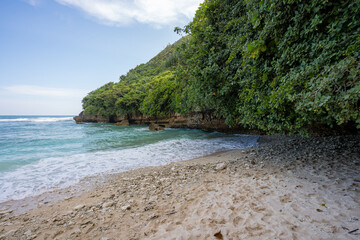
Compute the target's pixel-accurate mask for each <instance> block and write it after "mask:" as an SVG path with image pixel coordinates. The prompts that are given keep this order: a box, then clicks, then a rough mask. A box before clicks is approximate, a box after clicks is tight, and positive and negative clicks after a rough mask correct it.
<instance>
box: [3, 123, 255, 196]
mask: <svg viewBox="0 0 360 240" xmlns="http://www.w3.org/2000/svg"><path fill="white" fill-rule="evenodd" d="M256 142H257V136H247V135H229V134H222V133H207V132H203V131H200V130H190V129H166V130H165V131H161V132H151V131H149V130H148V127H147V126H121V127H116V126H113V124H105V123H104V124H100V123H97V124H75V122H74V121H73V120H72V116H0V202H2V201H6V200H11V199H21V198H24V197H26V196H28V195H33V194H39V193H42V192H44V191H47V190H50V189H53V188H59V187H60V188H61V187H67V186H70V185H73V184H76V183H77V182H78V181H79V180H81V179H82V178H84V177H87V176H91V175H95V174H108V173H116V172H121V171H126V170H130V169H134V168H140V167H145V166H157V165H163V164H166V163H170V162H173V161H180V160H188V159H192V158H195V157H199V156H203V155H206V154H210V153H214V152H217V151H221V150H229V149H235V148H247V147H251V146H253V145H255V144H256Z"/></svg>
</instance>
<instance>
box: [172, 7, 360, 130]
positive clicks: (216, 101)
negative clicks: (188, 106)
mask: <svg viewBox="0 0 360 240" xmlns="http://www.w3.org/2000/svg"><path fill="white" fill-rule="evenodd" d="M356 16H360V1H359V0H356V1H349V0H348V1H346V0H342V1H336V0H323V1H317V0H311V1H305V0H286V1H283V0H269V1H263V0H251V1H250V0H236V1H235V0H226V1H220V0H205V2H204V3H203V4H202V5H201V6H200V8H199V9H198V11H197V13H196V16H195V17H194V19H193V21H192V22H191V23H189V24H188V25H187V26H186V27H185V28H184V29H183V31H185V32H186V33H188V34H190V35H191V38H189V41H188V44H187V45H186V48H185V55H186V59H187V62H186V63H187V64H186V68H185V69H184V72H185V73H186V74H188V75H189V77H188V79H187V82H188V83H189V84H190V85H191V86H189V87H188V88H189V89H192V90H193V91H194V93H195V94H193V95H192V97H193V99H192V102H193V103H194V104H195V105H197V106H198V107H199V108H200V109H214V110H215V111H216V113H217V114H219V115H222V116H224V117H226V119H227V122H228V123H229V124H240V125H243V126H246V127H250V128H257V129H262V130H265V131H268V132H279V131H281V132H287V133H291V132H305V131H306V130H307V127H308V126H310V125H312V124H325V125H328V126H334V125H341V124H346V123H349V122H356V123H357V127H358V128H360V116H359V96H360V81H359V76H360V72H359V70H360V65H359V64H360V59H359V57H360V56H359V50H360V44H359V42H360V41H359V40H360V39H359V36H360V31H359V29H360V18H358V17H356ZM177 31H179V29H177Z"/></svg>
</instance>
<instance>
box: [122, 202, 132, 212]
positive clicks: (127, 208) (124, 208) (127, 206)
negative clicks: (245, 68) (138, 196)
mask: <svg viewBox="0 0 360 240" xmlns="http://www.w3.org/2000/svg"><path fill="white" fill-rule="evenodd" d="M130 209H131V206H130V204H126V205H124V206H122V207H121V210H123V211H126V210H130Z"/></svg>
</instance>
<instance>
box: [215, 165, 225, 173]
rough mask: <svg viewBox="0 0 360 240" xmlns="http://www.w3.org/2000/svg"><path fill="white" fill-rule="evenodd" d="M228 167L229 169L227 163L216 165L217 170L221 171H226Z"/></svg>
mask: <svg viewBox="0 0 360 240" xmlns="http://www.w3.org/2000/svg"><path fill="white" fill-rule="evenodd" d="M226 167H227V165H226V163H219V164H218V165H216V167H215V170H216V171H221V170H223V169H225V168H226Z"/></svg>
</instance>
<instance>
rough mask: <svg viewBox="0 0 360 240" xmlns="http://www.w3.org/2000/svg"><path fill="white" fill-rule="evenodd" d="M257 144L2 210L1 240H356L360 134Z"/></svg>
mask: <svg viewBox="0 0 360 240" xmlns="http://www.w3.org/2000/svg"><path fill="white" fill-rule="evenodd" d="M259 142H260V146H258V147H254V148H251V149H244V150H233V151H227V152H220V153H216V154H212V155H210V156H206V157H202V158H197V159H194V160H190V161H183V162H176V163H171V164H168V165H165V166H160V167H147V168H142V169H136V170H133V171H129V172H124V173H120V174H114V175H109V176H106V178H98V179H88V180H84V184H83V185H82V186H85V187H73V188H69V189H63V190H59V191H55V192H52V193H47V194H43V195H41V196H37V197H33V198H28V199H25V200H21V201H13V202H9V203H7V204H2V205H0V207H1V208H0V239H102V240H105V239H107V240H110V239H359V238H360V230H359V228H360V136H342V137H327V138H310V139H304V138H301V137H298V136H291V137H284V136H264V137H261V138H260V140H259ZM86 182H88V183H86Z"/></svg>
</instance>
